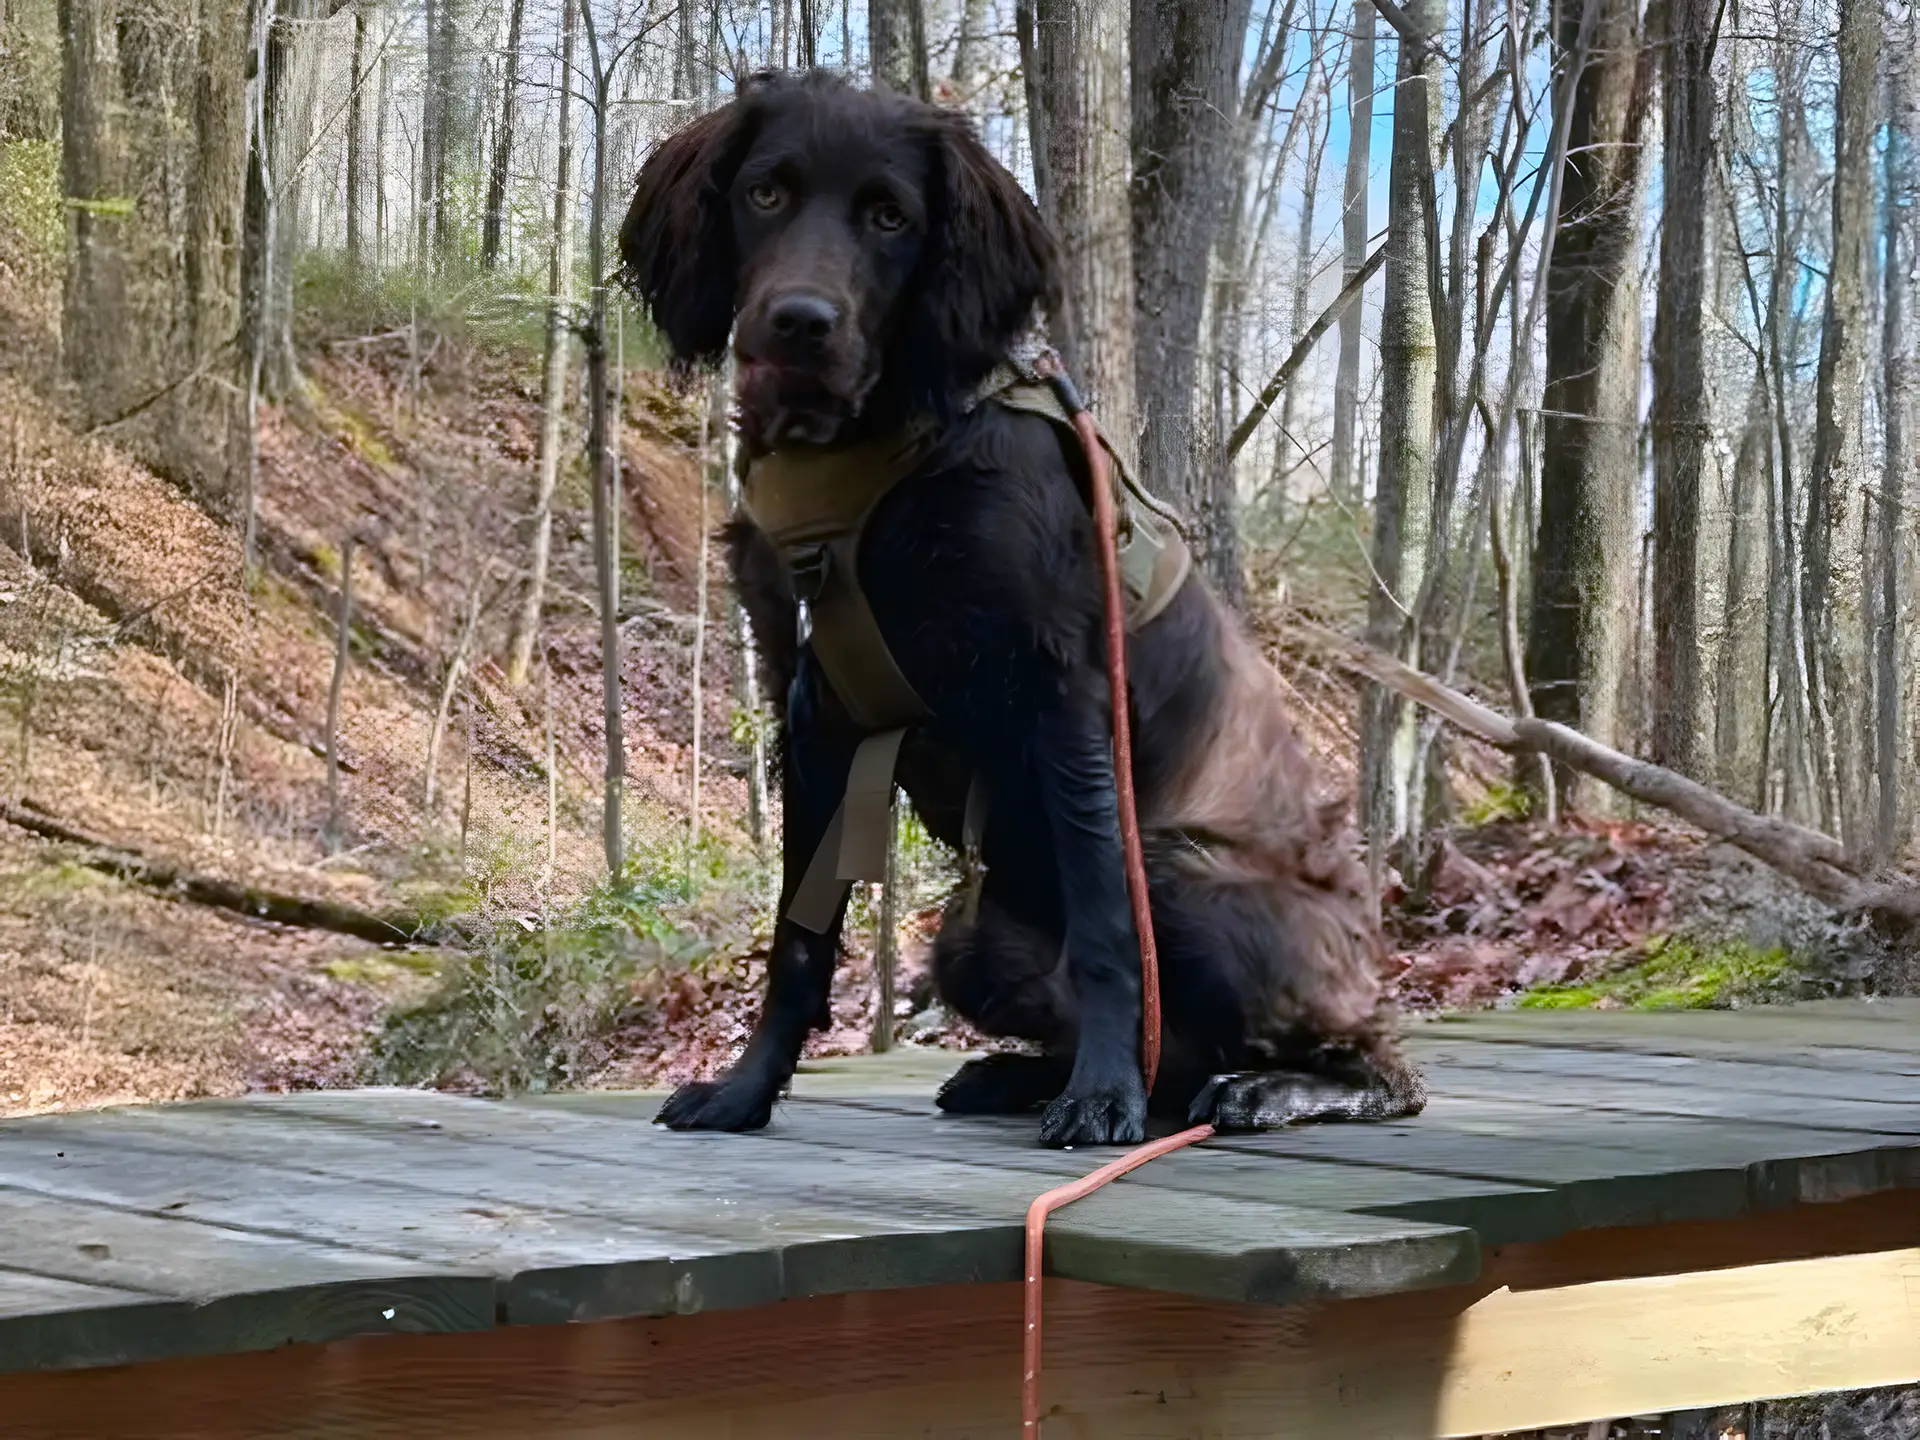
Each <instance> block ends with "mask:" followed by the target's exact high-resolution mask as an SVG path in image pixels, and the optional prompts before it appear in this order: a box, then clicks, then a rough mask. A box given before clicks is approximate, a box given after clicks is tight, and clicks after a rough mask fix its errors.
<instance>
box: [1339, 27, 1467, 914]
mask: <svg viewBox="0 0 1920 1440" xmlns="http://www.w3.org/2000/svg"><path fill="white" fill-rule="evenodd" d="M1405 13H1406V18H1407V20H1408V23H1409V29H1408V31H1406V32H1403V33H1402V34H1401V35H1400V40H1399V45H1398V47H1397V48H1398V50H1399V59H1398V66H1397V83H1396V86H1395V98H1394V110H1393V166H1392V176H1391V181H1390V186H1389V190H1388V204H1387V240H1386V245H1387V261H1386V264H1387V282H1386V305H1385V308H1384V310H1383V311H1382V312H1381V319H1380V395H1381V409H1380V480H1379V485H1378V487H1377V489H1376V491H1375V495H1374V508H1373V543H1372V560H1373V571H1374V584H1373V588H1372V590H1371V591H1370V593H1369V595H1368V600H1367V639H1368V643H1370V644H1371V645H1373V646H1374V647H1375V648H1376V649H1379V650H1382V651H1384V652H1386V653H1388V654H1391V655H1397V656H1399V657H1401V658H1402V659H1403V660H1404V661H1405V662H1406V663H1407V664H1409V665H1417V664H1418V663H1419V656H1420V649H1419V646H1420V636H1419V628H1418V625H1417V623H1416V615H1415V607H1416V606H1417V604H1418V598H1417V597H1418V596H1419V593H1420V590H1421V585H1422V582H1423V580H1424V579H1425V576H1426V567H1427V553H1428V539H1429V527H1430V526H1431V524H1432V521H1433V511H1432V503H1433V491H1432V484H1433V454H1434V451H1433V440H1434V430H1433V427H1434V415H1433V400H1434V379H1435V366H1436V361H1437V355H1436V352H1435V336H1434V324H1433V307H1432V302H1431V296H1430V292H1429V274H1430V269H1431V264H1432V251H1431V248H1430V247H1431V245H1432V243H1433V239H1434V237H1433V236H1432V234H1431V233H1430V231H1429V230H1428V228H1427V223H1426V205H1425V197H1426V195H1427V194H1428V193H1429V192H1430V190H1431V189H1432V186H1433V147H1434V140H1435V135H1436V130H1437V123H1438V119H1439V108H1440V59H1439V56H1438V55H1437V54H1436V53H1435V52H1434V48H1433V44H1432V42H1433V40H1434V39H1435V38H1436V37H1437V36H1438V35H1439V33H1440V27H1441V26H1442V25H1443V24H1444V23H1445V22H1446V7H1445V4H1444V0H1413V3H1412V4H1410V5H1408V7H1407V9H1406V12H1405ZM1417 741H1418V736H1417V733H1416V726H1415V717H1414V714H1413V712H1412V711H1411V710H1410V709H1409V708H1408V707H1407V706H1406V705H1405V704H1404V703H1403V702H1402V701H1401V699H1400V698H1399V697H1398V696H1397V695H1395V694H1394V693H1393V692H1392V691H1390V690H1387V689H1384V688H1382V687H1379V686H1374V687H1371V688H1369V689H1368V690H1366V691H1365V692H1363V694H1362V697H1361V725H1360V805H1361V815H1362V817H1363V818H1364V822H1365V825H1366V833H1367V846H1368V854H1369V863H1370V868H1371V869H1372V871H1373V873H1374V877H1375V880H1376V886H1377V882H1378V880H1379V878H1380V876H1381V875H1382V874H1383V873H1384V869H1385V866H1386V864H1387V856H1388V854H1389V853H1390V852H1391V850H1392V849H1393V847H1394V846H1395V845H1396V844H1398V842H1399V841H1400V840H1401V839H1403V838H1404V837H1405V836H1406V835H1407V834H1408V832H1409V831H1410V830H1411V829H1412V828H1413V826H1414V824H1415V823H1416V822H1415V817H1414V814H1413V810H1414V807H1415V806H1416V805H1417V804H1419V803H1420V792H1421V787H1420V785H1419V783H1418V781H1417V780H1416V778H1415V776H1414V774H1413V761H1414V755H1415V751H1416V746H1417Z"/></svg>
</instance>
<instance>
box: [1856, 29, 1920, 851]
mask: <svg viewBox="0 0 1920 1440" xmlns="http://www.w3.org/2000/svg"><path fill="white" fill-rule="evenodd" d="M1887 40H1888V44H1887V53H1888V54H1889V55H1891V56H1893V57H1895V63H1894V64H1891V65H1889V66H1888V67H1887V149H1886V162H1885V164H1886V202H1885V212H1884V213H1885V236H1886V240H1885V243H1886V254H1885V257H1884V260H1883V267H1884V268H1883V270H1882V275H1883V277H1884V279H1883V285H1884V301H1883V304H1882V308H1881V325H1882V331H1881V341H1880V355H1881V365H1882V374H1881V386H1882V390H1881V393H1882V405H1883V414H1884V416H1885V421H1884V429H1885V444H1886V450H1885V455H1884V461H1883V464H1882V467H1881V472H1880V473H1881V479H1880V489H1879V492H1878V493H1877V494H1876V493H1874V492H1872V491H1869V492H1868V503H1869V504H1871V505H1872V506H1873V545H1872V552H1873V553H1872V571H1871V575H1870V579H1869V600H1870V602H1871V605H1870V609H1869V614H1870V616H1871V620H1872V654H1873V736H1874V766H1873V768H1874V780H1875V786H1876V793H1877V804H1876V805H1875V807H1874V846H1875V849H1876V851H1877V852H1878V854H1879V856H1880V858H1881V859H1882V860H1883V861H1884V860H1888V859H1891V858H1892V857H1893V856H1894V855H1895V854H1896V853H1897V852H1898V851H1899V849H1900V847H1901V845H1902V844H1903V843H1904V841H1905V840H1906V838H1907V835H1908V832H1909V829H1910V826H1911V819H1910V815H1911V802H1910V801H1909V802H1908V803H1907V805H1906V806H1903V804H1902V799H1903V797H1902V793H1901V792H1902V787H1903V785H1904V784H1905V783H1906V782H1908V781H1909V780H1910V779H1911V777H1912V775H1913V762H1914V743H1915V742H1914V737H1913V735H1912V734H1911V732H1910V727H1911V724H1912V714H1913V704H1914V699H1915V693H1916V692H1915V683H1914V678H1913V671H1914V664H1913V662H1914V659H1915V657H1914V655H1913V653H1912V652H1913V643H1912V639H1913V632H1914V630H1915V628H1916V627H1915V626H1914V624H1913V622H1912V619H1911V614H1912V603H1913V568H1912V567H1913V563H1914V541H1913V539H1912V538H1911V537H1912V535H1913V533H1914V525H1913V521H1912V517H1913V516H1914V515H1915V514H1916V513H1920V449H1916V447H1915V445H1914V430H1915V426H1916V425H1920V404H1917V403H1916V396H1920V357H1917V356H1916V354H1915V350H1916V343H1917V341H1916V331H1915V327H1914V317H1913V312H1914V307H1915V305H1916V303H1920V284H1917V283H1916V277H1920V156H1916V147H1920V67H1916V65H1915V64H1914V62H1913V56H1914V53H1915V47H1916V45H1917V44H1920V20H1917V19H1916V16H1915V13H1914V9H1913V7H1912V6H1908V7H1907V10H1906V16H1905V19H1904V22H1903V21H1901V20H1898V19H1892V20H1890V21H1889V32H1888V36H1887ZM1901 56H1904V57H1906V58H1905V63H1904V64H1903V63H1899V58H1898V57H1901ZM1903 528H1904V530H1905V534H1904V536H1903V534H1902V530H1903Z"/></svg>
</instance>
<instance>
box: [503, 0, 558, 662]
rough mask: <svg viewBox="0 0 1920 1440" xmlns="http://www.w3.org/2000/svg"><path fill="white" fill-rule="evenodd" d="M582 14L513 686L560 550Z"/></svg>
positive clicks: (550, 281) (512, 645) (535, 633)
mask: <svg viewBox="0 0 1920 1440" xmlns="http://www.w3.org/2000/svg"><path fill="white" fill-rule="evenodd" d="M573 17H574V7H573V4H572V0H568V3H566V4H564V5H562V6H561V7H560V62H559V65H558V66H557V67H556V71H555V88H557V89H558V90H559V92H560V113H559V124H558V130H559V133H558V144H557V147H556V149H557V155H556V158H555V161H554V181H553V245H552V248H551V250H550V251H549V252H548V263H547V334H546V347H545V358H544V360H543V361H542V364H541V367H540V446H539V452H538V454H537V456H536V457H535V460H534V487H533V535H532V538H531V541H530V543H529V545H528V558H527V583H526V589H525V590H524V591H522V592H521V599H520V606H519V608H518V609H517V610H516V611H515V612H514V617H513V627H512V631H511V633H510V634H509V636H508V638H507V670H506V674H507V683H508V684H509V685H512V686H513V687H515V688H516V689H517V688H519V687H520V686H522V685H524V684H526V682H527V674H528V671H529V670H530V669H531V667H532V664H533V647H534V642H535V640H536V639H537V638H538V637H539V634H540V610H541V606H542V605H543V604H544V603H545V599H546V591H547V567H548V565H549V563H550V559H551V556H552V551H553V492H554V488H555V486H556V485H557V484H558V482H559V478H560V445H561V438H562V437H561V426H560V422H561V419H562V416H563V414H564V412H565V409H566V396H567V349H568V347H569V346H570V345H571V344H572V343H573V328H572V323H571V322H572V315H571V312H572V309H573V207H574V193H573V87H572V85H571V84H570V83H569V77H570V76H571V75H572V73H573V51H574V18H573Z"/></svg>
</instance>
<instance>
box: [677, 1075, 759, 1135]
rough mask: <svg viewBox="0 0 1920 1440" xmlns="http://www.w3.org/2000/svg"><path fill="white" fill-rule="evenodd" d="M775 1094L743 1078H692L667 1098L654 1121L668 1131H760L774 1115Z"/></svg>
mask: <svg viewBox="0 0 1920 1440" xmlns="http://www.w3.org/2000/svg"><path fill="white" fill-rule="evenodd" d="M773 1102H774V1093H773V1092H769V1091H767V1090H766V1089H765V1087H763V1086H759V1085H755V1084H753V1083H751V1082H749V1081H745V1080H734V1079H723V1080H693V1081H689V1082H688V1083H687V1084H685V1085H682V1086H681V1087H680V1088H679V1089H678V1090H676V1091H674V1092H673V1094H671V1095H669V1096H668V1097H667V1103H666V1104H664V1105H662V1106H661V1107H660V1113H659V1114H658V1115H656V1116H654V1117H653V1123H654V1124H656V1125H664V1126H666V1127H667V1128H668V1129H669V1130H736V1131H737V1130H759V1129H762V1128H763V1127H765V1125H766V1123H767V1122H768V1121H769V1120H771V1119H772V1118H773Z"/></svg>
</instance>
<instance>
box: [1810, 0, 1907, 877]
mask: <svg viewBox="0 0 1920 1440" xmlns="http://www.w3.org/2000/svg"><path fill="white" fill-rule="evenodd" d="M1881 8H1882V7H1881V5H1880V4H1879V0H1840V85H1839V89H1838V91H1837V92H1836V95H1835V98H1834V111H1833V147H1834V170H1833V248H1832V251H1831V261H1830V263H1829V265H1828V267H1827V303H1826V316H1825V321H1824V323H1823V324H1822V326H1821V330H1820V368H1819V372H1818V382H1817V389H1816V393H1815V399H1814V430H1813V464H1812V467H1811V468H1810V469H1809V471H1808V472H1807V514H1806V538H1805V540H1804V541H1803V542H1802V544H1801V549H1800V601H1801V607H1802V611H1803V614H1804V617H1805V618H1804V622H1803V626H1802V631H1801V640H1802V643H1803V644H1804V645H1805V647H1806V673H1807V694H1808V697H1809V699H1810V700H1811V702H1812V719H1813V734H1812V737H1811V738H1812V749H1813V761H1814V776H1815V782H1816V784H1817V785H1818V786H1819V798H1820V813H1821V816H1822V818H1823V820H1824V822H1825V825H1826V828H1827V829H1828V830H1830V831H1832V832H1834V833H1836V834H1840V835H1843V836H1845V837H1846V838H1848V839H1849V840H1856V839H1858V838H1859V826H1858V822H1857V819H1856V810H1857V806H1856V805H1855V804H1854V801H1855V798H1856V797H1855V793H1854V786H1853V783H1852V782H1853V776H1852V766H1851V765H1850V764H1849V759H1850V754H1851V750H1852V743H1851V733H1850V727H1849V726H1848V724H1847V723H1846V715H1845V712H1846V709H1847V696H1848V695H1849V694H1850V693H1852V686H1853V685H1854V683H1855V682H1857V680H1858V678H1859V677H1858V675H1857V674H1856V675H1853V676H1849V674H1848V666H1847V664H1846V662H1845V660H1844V658H1843V656H1842V647H1841V644H1840V633H1839V632H1840V625H1839V621H1838V620H1837V618H1836V616H1835V614H1834V603H1833V567H1834V546H1833V542H1834V535H1835V533H1836V532H1837V531H1838V530H1839V529H1840V527H1841V525H1842V524H1843V522H1844V521H1845V518H1846V505H1847V493H1848V491H1849V490H1850V489H1851V488H1852V487H1853V486H1855V485H1857V484H1860V483H1862V482H1863V481H1864V479H1865V467H1864V464H1863V461H1864V458H1865V457H1864V455H1863V454H1862V448H1861V434H1860V426H1861V412H1862V408H1863V405H1864V402H1865V399H1866V393H1867V347H1868V339H1867V279H1868V277H1869V276H1870V275H1871V274H1872V273H1873V264H1874V259H1875V256H1874V253H1873V252H1874V243H1873V230H1874V226H1873V136H1874V130H1875V128H1876V124H1877V116H1876V115H1875V110H1876V109H1877V103H1876V102H1877V100H1878V93H1879V92H1878V79H1879V72H1880V15H1881ZM1906 61H1907V63H1908V64H1912V63H1913V57H1912V56H1911V55H1909V56H1907V57H1906Z"/></svg>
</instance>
